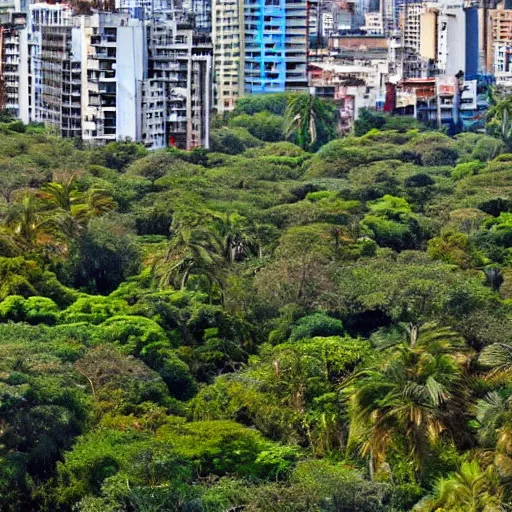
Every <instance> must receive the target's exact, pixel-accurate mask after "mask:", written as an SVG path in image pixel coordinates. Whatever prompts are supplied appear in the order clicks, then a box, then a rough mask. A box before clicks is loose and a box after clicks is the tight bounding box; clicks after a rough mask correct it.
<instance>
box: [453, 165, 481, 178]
mask: <svg viewBox="0 0 512 512" xmlns="http://www.w3.org/2000/svg"><path fill="white" fill-rule="evenodd" d="M483 168H484V164H483V163H482V162H479V161H474V162H467V163H464V164H459V165H457V167H455V169H453V171H452V178H453V179H454V180H461V179H462V178H466V177H467V176H474V175H475V174H478V173H479V172H480V171H481V170H482V169H483Z"/></svg>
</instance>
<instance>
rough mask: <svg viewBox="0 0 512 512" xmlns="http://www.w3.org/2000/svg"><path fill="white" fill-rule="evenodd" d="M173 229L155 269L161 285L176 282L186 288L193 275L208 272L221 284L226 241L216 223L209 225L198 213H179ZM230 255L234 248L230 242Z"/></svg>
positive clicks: (212, 278) (209, 278)
mask: <svg viewBox="0 0 512 512" xmlns="http://www.w3.org/2000/svg"><path fill="white" fill-rule="evenodd" d="M171 232H172V233H173V235H172V237H171V240H170V242H169V244H168V247H167V250H166V252H165V255H164V256H163V257H162V258H161V259H160V260H159V261H157V263H156V264H155V266H154V271H155V273H156V275H157V276H158V280H159V283H160V285H161V286H166V285H169V284H171V285H173V286H174V287H175V288H178V289H182V290H183V289H185V288H186V286H187V282H188V280H189V279H190V277H191V276H192V275H197V276H204V277H206V279H207V280H208V282H209V283H210V286H211V285H212V284H213V283H216V284H218V285H220V284H221V271H222V269H223V267H224V263H223V258H222V255H223V245H222V242H221V240H220V239H219V237H218V234H217V233H216V232H215V231H214V230H213V229H212V226H206V225H205V224H204V222H202V221H201V219H200V218H199V217H197V216H194V215H193V216H191V217H190V216H186V215H183V216H181V217H180V216H175V217H174V219H173V222H172V225H171ZM227 244H228V246H226V247H225V249H226V250H227V251H228V254H227V256H229V255H230V254H231V253H230V251H231V250H232V249H233V248H232V247H230V242H229V241H228V242H227Z"/></svg>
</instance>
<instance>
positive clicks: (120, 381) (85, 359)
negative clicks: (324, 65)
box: [0, 95, 512, 512]
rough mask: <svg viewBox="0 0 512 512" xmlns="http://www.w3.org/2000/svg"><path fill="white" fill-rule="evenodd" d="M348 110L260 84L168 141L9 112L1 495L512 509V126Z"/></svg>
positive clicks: (17, 502) (285, 510)
mask: <svg viewBox="0 0 512 512" xmlns="http://www.w3.org/2000/svg"><path fill="white" fill-rule="evenodd" d="M500 112H501V113H500V114H499V115H498V114H496V117H495V118H493V120H492V123H494V124H495V123H499V122H500V120H502V118H503V117H507V115H508V114H503V112H504V111H500ZM304 119H307V123H304V122H303V121H304ZM334 122H335V118H334V111H333V109H332V106H331V105H329V104H325V103H323V102H322V101H320V100H315V101H314V102H313V101H312V99H311V98H309V97H307V96H304V97H300V96H299V97H297V96H289V95H267V96H261V97H249V98H244V99H242V100H241V101H240V102H239V103H238V105H237V108H236V111H235V112H234V113H232V114H231V115H229V116H227V117H226V118H225V119H218V120H216V121H215V126H214V127H213V129H212V150H211V151H205V150H201V149H196V150H194V151H190V152H185V151H179V150H176V149H170V150H160V151H154V152H151V153H148V152H147V151H146V150H145V149H144V148H143V147H141V146H139V145H137V144H133V143H131V142H129V141H123V142H116V143H114V144H109V145H107V146H106V147H104V148H94V149H87V148H82V147H80V146H79V145H75V144H74V143H73V142H71V141H64V140H61V139H58V138H55V137H53V136H51V135H49V134H47V133H45V132H44V130H42V129H40V128H38V127H24V126H21V127H20V126H18V124H13V121H11V120H6V121H5V122H4V123H2V125H3V126H2V127H1V128H2V129H1V134H0V166H1V167H0V181H1V184H2V186H1V187H0V188H1V189H2V191H1V192H2V199H1V200H0V388H1V395H0V459H1V462H2V464H1V466H0V468H1V469H0V510H2V511H4V510H5V511H8V512H15V511H20V510H23V511H48V512H50V511H52V512H53V511H56V512H67V511H78V512H122V511H126V512H132V511H133V512H139V511H140V512H146V511H147V512H150V511H151V512H156V511H171V512H172V511H175V512H226V511H231V512H235V511H237V512H239V511H241V510H243V511H244V512H406V511H409V510H419V511H426V512H430V511H431V512H434V511H437V512H465V511H473V512H485V511H491V510H492V511H506V510H509V509H510V507H511V506H512V485H511V482H512V411H511V409H510V407H511V405H510V404H511V398H512V386H511V384H510V382H511V381H510V377H511V371H512V355H511V354H512V199H511V198H512V155H510V154H509V153H507V152H506V151H507V149H506V148H507V147H508V145H509V140H508V139H506V137H505V135H507V133H508V132H507V130H505V129H503V130H504V131H503V132H500V131H499V130H497V131H496V137H494V136H493V135H492V134H489V135H481V134H463V135H457V136H455V137H449V136H448V135H446V134H443V133H439V132H433V131H425V130H423V129H422V127H420V126H418V125H417V124H416V123H415V122H410V121H409V120H397V119H394V118H389V117H387V116H381V115H377V114H372V113H369V112H366V113H363V115H362V117H361V118H360V120H359V122H358V124H357V125H356V133H355V134H354V135H350V136H347V137H345V138H336V137H335V135H334V132H335V129H334V128H335V127H334V124H333V123H334ZM311 123H313V124H314V126H312V124H311ZM292 127H295V129H296V130H298V131H299V133H296V134H295V135H294V133H293V130H292ZM310 128H311V129H310ZM313 135H314V137H313ZM507 136H508V135H507ZM287 139H288V140H287ZM502 139H503V140H502ZM300 146H302V147H300ZM316 149H318V151H316V152H314V153H313V152H312V151H315V150H316Z"/></svg>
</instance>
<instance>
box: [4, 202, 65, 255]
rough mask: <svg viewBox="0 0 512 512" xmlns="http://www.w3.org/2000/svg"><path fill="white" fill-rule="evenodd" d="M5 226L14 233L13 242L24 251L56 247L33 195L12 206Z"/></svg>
mask: <svg viewBox="0 0 512 512" xmlns="http://www.w3.org/2000/svg"><path fill="white" fill-rule="evenodd" d="M5 226H6V227H7V228H8V229H9V231H10V232H11V233H12V241H14V243H15V244H16V245H17V246H18V247H19V248H20V249H21V250H23V251H27V250H28V251H30V250H34V249H35V248H36V247H37V246H42V245H54V242H55V240H54V239H53V237H52V236H51V235H50V234H49V231H48V225H47V223H46V221H45V219H44V218H43V216H42V215H41V213H40V212H39V210H38V208H37V203H36V198H35V196H34V195H32V194H29V193H27V194H25V195H24V196H23V198H22V200H21V202H19V203H16V204H14V205H12V207H11V208H10V209H9V211H8V212H7V216H6V220H5Z"/></svg>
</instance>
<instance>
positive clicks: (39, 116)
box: [27, 2, 72, 122]
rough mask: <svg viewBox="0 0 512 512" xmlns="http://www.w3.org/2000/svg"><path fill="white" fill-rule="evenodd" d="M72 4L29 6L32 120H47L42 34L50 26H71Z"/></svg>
mask: <svg viewBox="0 0 512 512" xmlns="http://www.w3.org/2000/svg"><path fill="white" fill-rule="evenodd" d="M71 16H72V10H71V6H70V5H68V4H49V3H46V2H41V3H37V4H36V3H34V4H30V5H29V7H28V19H27V27H28V29H27V36H28V59H29V60H28V75H29V76H28V83H27V87H28V96H29V111H28V118H29V120H31V121H36V122H45V121H47V119H46V117H45V107H44V106H43V103H42V102H43V100H42V94H43V71H42V66H43V64H42V61H41V55H42V34H43V30H47V29H48V28H50V27H68V26H69V27H71V23H72V22H71Z"/></svg>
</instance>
